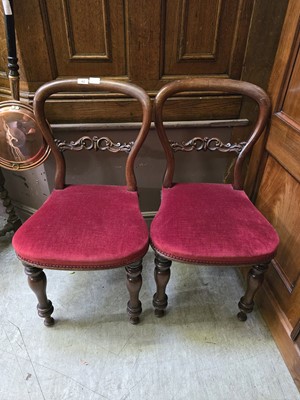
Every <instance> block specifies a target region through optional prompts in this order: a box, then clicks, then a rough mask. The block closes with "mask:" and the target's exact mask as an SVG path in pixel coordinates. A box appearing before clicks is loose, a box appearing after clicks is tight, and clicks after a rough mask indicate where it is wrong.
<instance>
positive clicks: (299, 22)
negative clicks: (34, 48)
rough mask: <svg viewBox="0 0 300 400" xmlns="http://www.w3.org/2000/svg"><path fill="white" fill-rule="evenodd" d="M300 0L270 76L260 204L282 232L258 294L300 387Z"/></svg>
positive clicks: (290, 13)
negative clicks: (270, 112)
mask: <svg viewBox="0 0 300 400" xmlns="http://www.w3.org/2000/svg"><path fill="white" fill-rule="evenodd" d="M299 45H300V2H299V0H291V1H290V3H289V8H288V10H287V15H286V20H285V24H284V27H283V30H282V35H281V39H280V43H279V48H278V52H277V55H276V59H275V64H274V68H273V72H272V76H271V80H270V85H269V92H270V94H271V97H272V102H273V115H272V119H271V125H270V131H269V135H268V139H267V143H266V157H265V166H264V171H263V176H262V181H261V184H260V187H259V191H258V195H257V201H256V204H257V207H258V208H259V209H260V210H261V211H262V213H263V214H264V215H265V216H266V217H267V218H268V220H269V221H270V222H271V223H272V224H273V226H274V227H275V228H276V230H277V232H278V234H279V236H280V246H279V250H278V254H277V256H276V258H275V260H274V261H273V263H272V266H271V268H270V270H269V271H268V273H267V274H266V282H265V285H264V288H265V292H264V295H262V296H261V298H260V303H261V306H262V311H263V314H264V316H265V318H266V320H267V322H268V324H269V326H270V329H271V331H272V333H273V335H274V338H275V340H276V342H277V344H278V346H279V348H280V350H281V352H282V354H283V356H284V358H285V360H286V362H287V365H288V367H289V369H290V371H291V373H292V375H293V377H294V379H295V381H296V384H297V385H298V388H299V389H300V46H299Z"/></svg>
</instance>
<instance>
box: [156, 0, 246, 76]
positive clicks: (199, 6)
mask: <svg viewBox="0 0 300 400" xmlns="http://www.w3.org/2000/svg"><path fill="white" fill-rule="evenodd" d="M163 6H164V7H165V9H164V15H165V29H164V53H163V63H162V65H163V68H162V74H163V76H164V77H165V78H167V76H172V75H198V76H199V75H203V74H205V75H223V76H225V77H226V76H227V77H231V78H238V77H239V76H240V73H241V69H242V62H243V50H242V48H244V47H245V44H246V39H247V32H248V28H249V23H250V17H251V12H252V8H253V2H251V1H248V2H244V1H236V0H233V1H232V0H226V1H224V0H200V1H199V0H191V1H188V0H171V1H170V0H167V1H166V2H163ZM241 45H242V46H243V47H241ZM233 66H234V67H233ZM232 67H233V68H232Z"/></svg>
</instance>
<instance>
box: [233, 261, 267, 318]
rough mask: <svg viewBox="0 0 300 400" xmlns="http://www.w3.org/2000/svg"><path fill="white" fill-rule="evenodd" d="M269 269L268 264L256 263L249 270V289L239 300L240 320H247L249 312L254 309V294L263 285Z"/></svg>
mask: <svg viewBox="0 0 300 400" xmlns="http://www.w3.org/2000/svg"><path fill="white" fill-rule="evenodd" d="M267 269H268V265H267V264H261V265H255V266H254V267H252V268H251V269H250V271H249V272H248V278H247V289H246V293H245V295H244V296H243V297H242V298H241V300H240V301H239V305H238V306H239V309H240V312H239V313H238V315H237V317H238V319H239V320H240V321H246V319H247V314H248V313H250V312H251V311H252V310H253V307H254V301H253V300H254V296H255V293H256V292H257V291H258V289H259V288H260V287H261V285H262V283H263V280H264V273H265V272H266V270H267Z"/></svg>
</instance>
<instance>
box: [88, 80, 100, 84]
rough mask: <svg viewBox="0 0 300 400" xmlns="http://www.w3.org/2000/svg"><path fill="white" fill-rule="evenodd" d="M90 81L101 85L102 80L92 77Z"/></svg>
mask: <svg viewBox="0 0 300 400" xmlns="http://www.w3.org/2000/svg"><path fill="white" fill-rule="evenodd" d="M89 82H90V83H96V84H97V85H99V84H100V82H101V79H100V78H90V79H89Z"/></svg>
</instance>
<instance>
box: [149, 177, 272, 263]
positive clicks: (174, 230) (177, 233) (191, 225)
mask: <svg viewBox="0 0 300 400" xmlns="http://www.w3.org/2000/svg"><path fill="white" fill-rule="evenodd" d="M150 237H151V244H152V246H153V248H154V249H155V250H157V251H158V252H159V253H161V255H165V256H167V257H168V258H170V259H175V260H176V259H177V260H181V261H185V262H191V263H199V264H222V265H243V264H245V265H247V264H257V263H265V262H269V261H271V259H272V258H273V257H274V255H275V252H276V249H277V247H278V243H279V238H278V235H277V233H276V231H275V230H274V228H273V227H272V226H271V225H270V223H269V222H268V221H267V220H266V219H265V217H264V216H263V215H262V214H261V213H260V212H259V211H258V210H257V209H256V208H255V206H254V205H253V204H252V203H251V201H250V200H249V198H248V197H247V195H246V194H245V192H244V191H242V190H234V189H233V187H232V185H229V184H207V183H182V184H175V185H174V186H173V187H172V188H163V190H162V199H161V206H160V209H159V211H158V213H157V215H156V216H155V218H154V220H153V222H152V224H151V230H150Z"/></svg>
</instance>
